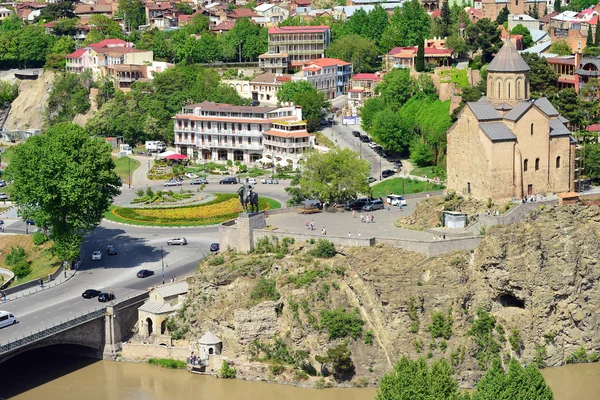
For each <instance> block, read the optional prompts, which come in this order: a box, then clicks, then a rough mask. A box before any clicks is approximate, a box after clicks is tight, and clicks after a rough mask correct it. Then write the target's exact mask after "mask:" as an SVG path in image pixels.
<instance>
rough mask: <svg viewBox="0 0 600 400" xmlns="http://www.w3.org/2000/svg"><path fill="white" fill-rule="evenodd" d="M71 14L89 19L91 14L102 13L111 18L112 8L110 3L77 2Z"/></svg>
mask: <svg viewBox="0 0 600 400" xmlns="http://www.w3.org/2000/svg"><path fill="white" fill-rule="evenodd" d="M73 14H75V16H77V17H79V18H82V19H89V18H90V17H91V16H92V15H104V16H107V17H108V18H111V19H112V16H113V9H112V6H111V5H110V4H83V3H79V4H77V5H76V6H75V10H74V11H73Z"/></svg>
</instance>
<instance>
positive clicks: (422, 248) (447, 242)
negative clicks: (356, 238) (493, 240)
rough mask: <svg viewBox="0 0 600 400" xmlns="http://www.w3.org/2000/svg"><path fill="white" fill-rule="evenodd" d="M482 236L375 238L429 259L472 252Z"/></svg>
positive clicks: (385, 243) (379, 241)
mask: <svg viewBox="0 0 600 400" xmlns="http://www.w3.org/2000/svg"><path fill="white" fill-rule="evenodd" d="M481 239H482V237H481V236H472V237H467V238H455V239H442V240H432V241H424V240H407V239H396V238H380V237H377V238H374V241H375V243H377V244H384V245H387V246H391V247H396V248H399V249H403V250H406V251H412V252H415V253H420V254H424V255H426V256H427V257H433V256H439V255H441V254H446V253H452V252H453V251H459V250H471V249H474V248H475V247H477V246H478V245H479V243H480V242H481Z"/></svg>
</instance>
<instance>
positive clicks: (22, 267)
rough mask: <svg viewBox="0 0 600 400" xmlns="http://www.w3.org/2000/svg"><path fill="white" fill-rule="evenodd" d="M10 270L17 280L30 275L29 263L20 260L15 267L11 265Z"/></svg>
mask: <svg viewBox="0 0 600 400" xmlns="http://www.w3.org/2000/svg"><path fill="white" fill-rule="evenodd" d="M7 258H8V257H7ZM7 264H8V263H7ZM11 270H12V272H13V274H15V276H16V277H17V278H18V279H21V278H24V277H26V276H27V275H29V274H30V273H31V266H30V265H29V263H28V262H27V261H25V260H21V261H18V262H17V263H16V264H15V265H13V266H12V268H11Z"/></svg>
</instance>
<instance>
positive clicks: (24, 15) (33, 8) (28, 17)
mask: <svg viewBox="0 0 600 400" xmlns="http://www.w3.org/2000/svg"><path fill="white" fill-rule="evenodd" d="M46 6H47V4H45V3H34V2H26V3H20V4H18V5H17V8H16V12H17V15H18V16H19V18H21V20H22V21H33V20H34V19H35V18H36V17H39V15H40V12H41V10H42V9H43V8H46Z"/></svg>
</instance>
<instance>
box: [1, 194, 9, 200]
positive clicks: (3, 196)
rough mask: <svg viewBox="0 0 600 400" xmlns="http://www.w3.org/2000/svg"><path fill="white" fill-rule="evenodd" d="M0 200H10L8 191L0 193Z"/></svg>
mask: <svg viewBox="0 0 600 400" xmlns="http://www.w3.org/2000/svg"><path fill="white" fill-rule="evenodd" d="M0 200H8V196H7V195H6V193H0Z"/></svg>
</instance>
